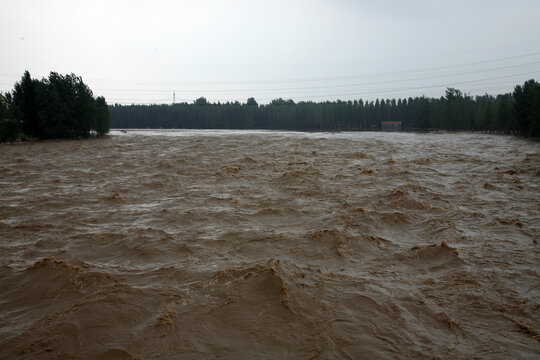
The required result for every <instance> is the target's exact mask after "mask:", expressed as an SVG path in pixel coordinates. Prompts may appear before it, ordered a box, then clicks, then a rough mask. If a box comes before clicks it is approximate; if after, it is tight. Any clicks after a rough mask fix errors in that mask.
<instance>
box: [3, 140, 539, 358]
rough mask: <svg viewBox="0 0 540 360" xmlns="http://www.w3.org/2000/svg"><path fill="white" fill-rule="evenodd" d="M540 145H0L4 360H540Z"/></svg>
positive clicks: (442, 142) (268, 142) (122, 142)
mask: <svg viewBox="0 0 540 360" xmlns="http://www.w3.org/2000/svg"><path fill="white" fill-rule="evenodd" d="M539 149H540V145H539V144H538V143H537V142H533V141H529V140H526V139H520V138H516V137H508V136H494V135H474V134H401V133H395V134H390V133H337V134H321V133H315V134H308V133H287V132H253V131H252V132H240V131H237V132H234V131H176V132H174V131H169V132H166V131H144V132H143V131H128V132H127V133H123V132H120V131H113V132H112V134H111V135H110V136H109V137H108V138H105V139H97V140H87V141H47V142H35V143H23V144H15V145H2V146H0V195H1V202H0V253H1V257H0V261H1V263H0V286H1V289H2V290H1V291H0V357H1V358H6V359H11V358H28V359H34V358H62V359H69V358H79V359H93V358H104V359H116V358H121V359H149V358H161V359H176V358H182V359H214V358H234V359H242V358H245V359H330V358H332V359H333V358H351V359H353V358H354V359H362V358H365V359H385V358H389V359H394V358H398V359H400V358H403V359H424V358H425V359H433V358H441V359H454V358H461V359H465V358H467V359H471V358H494V359H509V358H523V359H527V358H529V359H534V358H536V359H537V358H538V357H539V356H540V346H539V344H540V336H539V332H540V316H539V315H540V305H539V299H540V282H539V274H540V268H539V261H540V260H539V259H540V256H539V255H540V253H539V247H538V243H537V240H538V238H539V234H540V216H539V213H540V196H539V195H540V192H539V186H540V154H539V153H540V152H539Z"/></svg>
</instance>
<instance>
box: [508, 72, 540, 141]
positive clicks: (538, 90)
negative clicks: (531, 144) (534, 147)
mask: <svg viewBox="0 0 540 360" xmlns="http://www.w3.org/2000/svg"><path fill="white" fill-rule="evenodd" d="M513 96H514V115H515V118H516V120H517V125H518V129H519V131H520V132H521V133H524V134H527V135H531V136H540V84H539V83H538V82H536V81H534V80H527V81H526V82H525V84H523V86H520V85H518V86H516V87H515V89H514V93H513Z"/></svg>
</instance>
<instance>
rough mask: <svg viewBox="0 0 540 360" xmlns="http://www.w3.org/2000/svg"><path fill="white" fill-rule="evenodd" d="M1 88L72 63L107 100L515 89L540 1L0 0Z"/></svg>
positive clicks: (537, 32) (532, 48)
mask: <svg viewBox="0 0 540 360" xmlns="http://www.w3.org/2000/svg"><path fill="white" fill-rule="evenodd" d="M0 4H1V6H0V8H1V12H0V49H1V50H0V65H1V66H0V91H4V92H5V91H10V90H11V89H12V88H13V84H14V83H15V82H16V81H18V80H19V79H20V78H21V76H22V74H23V72H24V70H29V71H30V74H31V75H32V77H35V78H42V77H44V76H47V75H48V73H49V72H50V71H56V72H59V73H61V74H67V73H72V72H73V73H75V74H76V75H79V76H81V77H82V78H83V81H84V82H85V83H87V84H88V85H89V86H90V88H91V89H92V90H93V92H94V95H96V96H97V95H103V96H105V97H106V99H107V101H108V103H109V104H113V103H121V104H126V103H129V104H131V103H171V102H172V100H173V91H174V92H175V93H176V101H177V102H180V101H193V100H194V99H196V98H197V97H200V96H205V97H206V98H207V99H208V100H210V101H212V102H213V101H218V100H219V101H222V102H223V101H234V100H238V101H240V102H245V101H246V99H247V98H248V97H251V96H253V97H254V98H255V99H256V100H257V101H258V102H259V103H268V102H269V101H270V100H272V99H274V98H278V97H283V98H287V99H288V98H292V99H294V100H295V101H298V100H311V101H324V100H335V99H338V98H339V99H342V100H352V99H360V98H362V99H367V100H373V99H375V98H400V97H409V96H419V95H426V96H435V97H439V96H441V95H443V94H444V89H445V88H446V87H456V88H459V89H461V90H462V91H464V92H466V93H470V94H471V95H476V94H483V93H490V94H498V93H505V92H510V91H512V89H513V87H514V85H516V84H519V83H523V82H524V81H525V80H527V79H530V78H536V79H537V80H538V78H540V21H538V19H539V15H540V1H539V0H512V1H511V0H508V1H503V0H468V1H465V0H454V1H438V0H407V1H402V0H401V1H400V0H395V1H391V0H388V1H383V0H380V1H375V0H372V1H363V0H358V1H352V0H333V1H330V0H287V1H282V0H271V1H269V0H266V1H262V0H261V1H258V0H250V1H248V0H222V1H219V0H197V1H195V0H192V1H181V0H178V1H172V0H170V1H168V0H153V1H142V0H139V1H137V0H129V1H128V0H125V1H124V0H105V1H101V0H89V1H86V0H43V1H42V0H33V1H31V0H0Z"/></svg>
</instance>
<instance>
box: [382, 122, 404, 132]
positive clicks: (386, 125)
mask: <svg viewBox="0 0 540 360" xmlns="http://www.w3.org/2000/svg"><path fill="white" fill-rule="evenodd" d="M381 131H401V121H381Z"/></svg>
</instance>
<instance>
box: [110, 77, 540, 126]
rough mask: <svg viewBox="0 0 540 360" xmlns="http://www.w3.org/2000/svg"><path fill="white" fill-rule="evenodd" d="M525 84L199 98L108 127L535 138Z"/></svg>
mask: <svg viewBox="0 0 540 360" xmlns="http://www.w3.org/2000/svg"><path fill="white" fill-rule="evenodd" d="M538 88H539V86H538V83H537V82H535V81H534V80H529V81H527V82H526V83H525V85H523V86H517V87H516V90H515V91H514V94H513V95H512V94H504V95H498V96H497V97H493V96H491V95H484V96H476V97H474V98H473V97H471V96H469V95H466V94H463V93H462V92H461V91H460V90H457V89H447V90H446V93H445V96H444V97H441V98H439V99H435V98H427V97H424V96H422V97H416V98H408V99H398V100H397V101H396V100H395V99H381V100H376V101H375V102H373V101H367V102H364V101H362V100H355V101H341V100H337V101H333V102H330V101H327V102H320V103H314V102H304V101H301V102H298V103H295V102H294V101H293V100H284V99H282V98H279V99H274V100H272V101H271V102H270V104H268V105H258V104H257V102H256V101H255V99H254V98H249V99H248V101H247V103H246V104H240V103H238V102H234V103H229V102H228V103H224V104H222V103H214V104H213V103H209V102H208V101H207V100H206V99H205V98H199V99H197V100H196V101H195V103H194V104H188V103H181V104H174V105H172V106H170V105H149V106H147V105H130V106H120V105H114V106H111V107H110V111H111V122H112V126H113V127H117V128H190V129H279V130H300V131H355V130H379V129H380V128H381V121H401V124H402V128H403V129H404V130H432V129H444V130H457V131H461V130H472V131H491V132H504V133H517V132H520V133H522V134H524V135H532V136H539V132H540V121H539V114H540V91H539V90H538Z"/></svg>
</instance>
